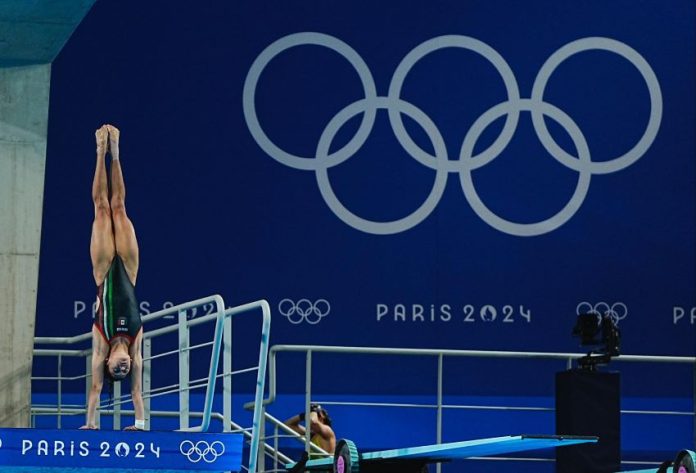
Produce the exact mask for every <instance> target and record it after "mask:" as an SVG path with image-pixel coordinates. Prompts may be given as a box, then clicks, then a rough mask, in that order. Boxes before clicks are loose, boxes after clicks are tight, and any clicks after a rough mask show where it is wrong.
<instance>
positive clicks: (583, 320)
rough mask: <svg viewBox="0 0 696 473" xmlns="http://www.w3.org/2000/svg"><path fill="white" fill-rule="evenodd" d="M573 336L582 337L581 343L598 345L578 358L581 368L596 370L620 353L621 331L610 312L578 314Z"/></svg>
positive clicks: (583, 344)
mask: <svg viewBox="0 0 696 473" xmlns="http://www.w3.org/2000/svg"><path fill="white" fill-rule="evenodd" d="M573 336H576V337H580V345H582V346H592V347H597V348H596V349H594V350H591V351H590V352H589V353H588V354H587V355H585V356H583V357H582V358H580V359H579V360H578V366H579V367H580V369H581V370H587V371H596V370H597V367H598V366H601V365H606V364H608V363H609V362H610V361H611V359H612V357H614V356H619V354H620V346H621V343H620V338H621V332H620V331H619V328H618V327H617V326H616V322H615V320H614V318H613V317H612V316H611V315H610V314H609V313H605V314H600V313H598V312H589V313H586V314H580V315H578V319H577V322H576V323H575V327H574V328H573Z"/></svg>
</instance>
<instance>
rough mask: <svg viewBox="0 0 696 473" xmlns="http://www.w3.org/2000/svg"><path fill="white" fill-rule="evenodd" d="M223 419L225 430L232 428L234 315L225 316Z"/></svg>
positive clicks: (223, 428)
mask: <svg viewBox="0 0 696 473" xmlns="http://www.w3.org/2000/svg"><path fill="white" fill-rule="evenodd" d="M222 371H223V373H224V376H223V378H222V419H223V426H222V430H223V432H229V431H230V430H231V425H230V424H231V422H232V317H225V328H224V329H223V349H222Z"/></svg>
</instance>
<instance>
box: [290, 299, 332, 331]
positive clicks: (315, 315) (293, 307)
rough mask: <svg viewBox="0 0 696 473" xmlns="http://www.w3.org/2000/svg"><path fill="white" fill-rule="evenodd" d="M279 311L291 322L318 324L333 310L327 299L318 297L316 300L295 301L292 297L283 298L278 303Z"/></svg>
mask: <svg viewBox="0 0 696 473" xmlns="http://www.w3.org/2000/svg"><path fill="white" fill-rule="evenodd" d="M278 312H280V313H281V314H282V315H283V316H285V317H287V319H288V321H289V322H290V323H291V324H295V325H297V324H300V323H302V322H303V321H306V322H307V323H308V324H311V325H316V324H318V323H319V322H321V319H323V318H324V317H326V316H327V315H329V312H331V304H329V301H327V300H326V299H317V300H316V301H315V302H312V301H310V300H309V299H300V300H299V301H297V302H294V301H293V300H292V299H283V300H282V301H280V302H279V303H278Z"/></svg>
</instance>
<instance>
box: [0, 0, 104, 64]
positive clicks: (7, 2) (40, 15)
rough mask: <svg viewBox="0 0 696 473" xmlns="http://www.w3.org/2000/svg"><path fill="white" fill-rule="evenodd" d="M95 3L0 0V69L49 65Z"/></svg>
mask: <svg viewBox="0 0 696 473" xmlns="http://www.w3.org/2000/svg"><path fill="white" fill-rule="evenodd" d="M95 1H96V0H0V67H13V66H27V65H33V64H49V63H51V62H52V61H53V60H54V59H55V58H56V56H57V55H58V53H59V52H60V50H61V49H62V48H63V46H64V45H65V43H66V42H67V41H68V39H69V38H70V35H71V34H72V33H73V31H75V28H77V25H79V24H80V21H82V19H83V18H84V17H85V15H86V14H87V12H88V11H89V9H90V8H91V7H92V5H93V4H94V2H95Z"/></svg>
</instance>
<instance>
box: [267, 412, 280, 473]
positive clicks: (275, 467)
mask: <svg viewBox="0 0 696 473" xmlns="http://www.w3.org/2000/svg"><path fill="white" fill-rule="evenodd" d="M264 418H265V416H264ZM274 425H275V427H274V429H273V470H275V471H278V444H279V443H280V442H279V441H278V436H279V435H280V433H279V432H278V424H274Z"/></svg>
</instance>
